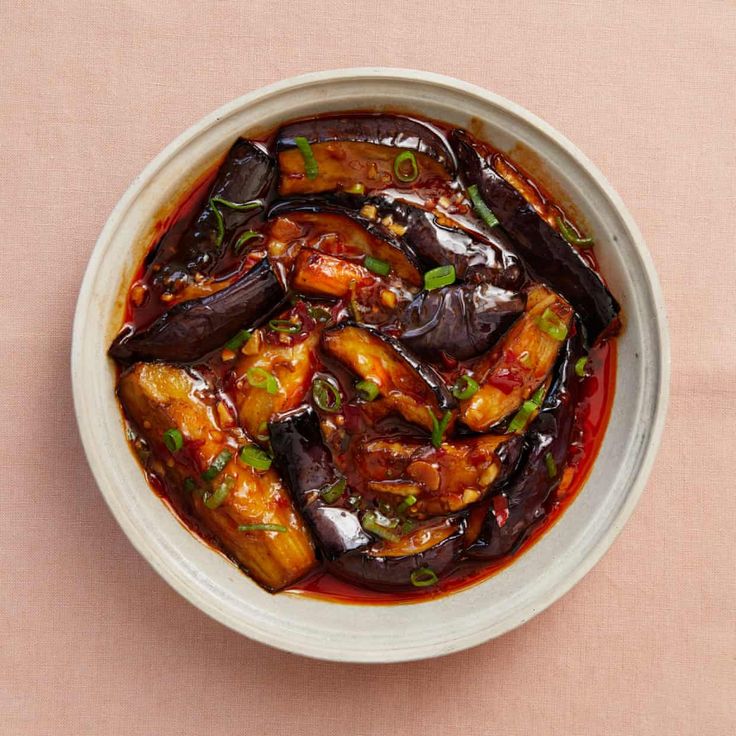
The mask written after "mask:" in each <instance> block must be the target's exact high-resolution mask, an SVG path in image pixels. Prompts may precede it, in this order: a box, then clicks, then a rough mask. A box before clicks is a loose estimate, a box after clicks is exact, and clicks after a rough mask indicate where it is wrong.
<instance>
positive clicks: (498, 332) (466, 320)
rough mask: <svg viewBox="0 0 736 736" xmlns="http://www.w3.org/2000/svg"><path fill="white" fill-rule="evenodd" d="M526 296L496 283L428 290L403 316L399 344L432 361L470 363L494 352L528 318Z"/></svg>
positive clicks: (405, 310)
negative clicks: (448, 359)
mask: <svg viewBox="0 0 736 736" xmlns="http://www.w3.org/2000/svg"><path fill="white" fill-rule="evenodd" d="M525 304H526V296H525V295H524V293H523V292H520V293H514V292H510V291H504V290H503V289H499V288H497V287H495V286H492V285H491V284H477V285H476V284H453V285H452V286H446V287H445V288H443V289H436V290H433V291H422V292H420V293H419V294H417V296H415V297H414V299H413V300H412V301H411V302H410V303H409V304H407V305H406V307H405V308H404V309H403V310H402V312H401V313H400V314H399V316H398V319H397V326H398V328H399V330H400V332H399V339H400V340H401V342H402V343H404V345H406V346H408V347H409V348H410V349H411V350H413V351H414V352H415V353H417V355H419V356H421V357H423V358H425V359H426V360H430V361H431V360H437V358H438V356H439V353H440V351H444V352H445V353H447V354H448V355H451V356H452V357H453V358H457V359H458V360H468V359H469V358H474V357H475V356H477V355H480V354H481V353H485V352H487V351H488V350H490V349H491V348H492V347H493V345H494V344H495V343H496V341H497V340H498V339H499V338H500V337H501V336H502V335H503V334H504V333H505V332H506V330H508V328H509V327H511V325H512V323H513V322H514V320H515V319H516V318H517V317H518V316H519V315H521V314H522V312H523V311H524V306H525Z"/></svg>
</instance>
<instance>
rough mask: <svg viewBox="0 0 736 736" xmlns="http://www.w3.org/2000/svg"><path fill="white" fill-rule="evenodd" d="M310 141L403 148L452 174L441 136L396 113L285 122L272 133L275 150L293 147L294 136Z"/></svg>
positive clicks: (450, 157) (452, 161)
mask: <svg viewBox="0 0 736 736" xmlns="http://www.w3.org/2000/svg"><path fill="white" fill-rule="evenodd" d="M298 137H302V138H306V139H307V141H308V142H309V143H310V145H311V144H314V143H328V142H329V141H356V142H361V143H375V144H377V145H380V146H392V147H394V148H405V149H408V150H411V151H417V152H418V153H424V154H426V155H427V156H430V157H431V158H433V159H435V161H438V162H439V163H440V164H442V166H444V167H445V168H446V169H447V170H448V171H449V172H450V174H454V173H455V156H454V155H453V153H452V150H451V149H450V147H449V146H448V145H447V144H446V143H445V141H444V140H443V138H442V136H441V135H440V134H439V133H438V132H436V131H435V130H434V129H433V128H432V127H431V126H430V125H427V124H426V123H421V122H419V121H418V120H413V119H412V118H407V117H403V116H399V115H384V114H381V113H377V114H373V115H346V116H338V117H320V118H310V119H307V120H299V121H297V122H294V123H290V124H289V125H285V126H284V127H283V128H281V129H280V130H279V131H278V133H277V134H276V151H277V152H278V151H283V150H284V149H287V148H294V146H296V138H298Z"/></svg>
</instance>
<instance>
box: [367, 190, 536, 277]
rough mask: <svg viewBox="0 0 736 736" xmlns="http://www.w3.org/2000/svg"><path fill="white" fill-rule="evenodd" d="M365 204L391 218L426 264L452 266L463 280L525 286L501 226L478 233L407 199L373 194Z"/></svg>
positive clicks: (405, 240)
mask: <svg viewBox="0 0 736 736" xmlns="http://www.w3.org/2000/svg"><path fill="white" fill-rule="evenodd" d="M367 203H368V205H369V206H370V205H372V206H374V207H375V208H376V215H377V217H378V218H379V219H381V220H385V218H387V217H388V218H391V220H390V221H391V223H392V225H393V226H394V227H398V228H399V229H400V230H402V231H403V234H402V235H401V238H400V239H401V241H402V242H403V243H405V244H406V246H408V248H409V249H410V250H411V252H412V253H415V254H416V255H417V256H419V257H420V258H421V259H422V260H424V261H426V262H427V263H428V264H430V265H435V266H445V265H448V266H453V267H454V268H455V274H456V275H457V277H458V278H459V279H462V280H465V281H472V282H476V283H478V282H487V283H491V284H493V285H494V286H498V287H500V288H503V289H511V290H515V289H519V288H521V287H522V286H523V285H524V282H525V280H526V276H525V272H524V266H523V264H522V262H521V261H520V259H519V258H518V257H517V256H516V255H515V253H514V246H513V244H512V243H511V241H510V240H509V238H508V236H507V235H506V234H505V233H504V232H503V231H502V230H501V229H500V228H493V229H491V230H489V231H488V232H486V233H485V234H484V236H480V235H478V234H475V233H473V234H471V233H470V232H468V231H466V230H464V229H463V228H462V227H460V226H459V225H458V224H457V223H455V222H453V221H452V220H450V219H449V218H443V217H441V216H438V215H437V214H436V213H432V212H427V211H426V210H424V209H422V208H421V207H416V206H414V205H412V204H409V203H407V202H402V201H400V200H391V199H389V198H387V197H372V198H370V199H369V200H367Z"/></svg>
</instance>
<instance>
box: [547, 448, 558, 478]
mask: <svg viewBox="0 0 736 736" xmlns="http://www.w3.org/2000/svg"><path fill="white" fill-rule="evenodd" d="M544 464H545V465H546V466H547V475H548V476H549V477H550V478H554V477H555V476H556V475H557V463H556V462H555V459H554V457H552V453H551V452H548V453H547V454H546V455H545V456H544Z"/></svg>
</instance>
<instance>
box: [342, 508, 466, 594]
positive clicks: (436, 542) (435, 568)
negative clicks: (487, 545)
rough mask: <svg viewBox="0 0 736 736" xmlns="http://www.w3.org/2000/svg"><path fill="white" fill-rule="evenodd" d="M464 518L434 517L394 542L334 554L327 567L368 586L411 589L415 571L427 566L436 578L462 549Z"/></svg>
mask: <svg viewBox="0 0 736 736" xmlns="http://www.w3.org/2000/svg"><path fill="white" fill-rule="evenodd" d="M465 524H466V521H465V519H464V518H463V517H453V518H448V519H441V520H436V521H434V522H430V523H429V524H427V525H425V526H421V527H419V528H418V529H416V530H414V531H413V532H411V533H409V534H406V535H404V536H402V537H401V538H399V539H398V540H397V541H379V542H376V543H375V544H373V545H371V546H370V547H368V548H364V549H360V550H355V551H354V552H350V553H348V554H345V555H342V556H340V557H338V558H337V559H336V560H335V561H334V562H332V563H331V564H330V565H329V570H330V571H331V572H332V573H334V574H335V575H338V576H340V577H344V578H347V579H348V580H351V581H354V582H357V583H360V584H361V585H365V586H368V587H371V588H376V589H378V590H381V589H391V588H412V583H411V576H412V573H413V572H414V571H415V570H418V569H420V568H427V567H428V568H430V569H431V570H432V572H434V573H435V575H437V576H438V577H439V576H441V575H442V574H443V573H445V572H447V571H448V570H449V569H450V568H451V567H452V566H453V565H454V564H455V562H456V561H457V560H458V558H459V557H460V555H461V554H462V552H463V545H464V538H463V533H464V531H465Z"/></svg>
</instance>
